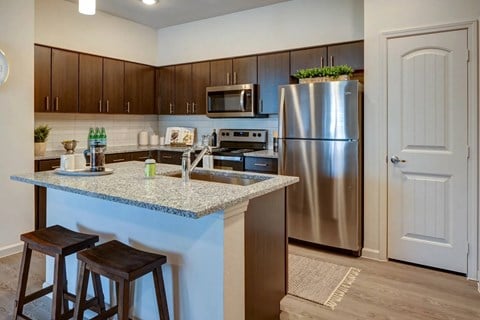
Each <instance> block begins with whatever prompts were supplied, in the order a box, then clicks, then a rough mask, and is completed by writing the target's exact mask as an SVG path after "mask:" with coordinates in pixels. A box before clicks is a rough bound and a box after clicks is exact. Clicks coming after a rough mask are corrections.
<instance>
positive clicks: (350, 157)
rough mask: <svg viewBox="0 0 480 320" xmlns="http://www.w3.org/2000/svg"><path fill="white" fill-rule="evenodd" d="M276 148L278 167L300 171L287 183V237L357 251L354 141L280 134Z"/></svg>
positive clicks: (357, 192) (356, 156)
mask: <svg viewBox="0 0 480 320" xmlns="http://www.w3.org/2000/svg"><path fill="white" fill-rule="evenodd" d="M279 151H280V154H281V155H282V156H281V157H280V159H279V160H280V163H279V173H280V174H284V175H291V176H298V177H300V182H299V183H297V184H294V185H292V186H289V187H288V188H287V217H288V235H289V237H290V238H295V239H299V240H304V241H308V242H313V243H318V244H322V245H327V246H331V247H337V248H343V249H348V250H352V251H359V250H360V249H361V245H362V244H361V240H362V234H361V230H362V225H361V222H362V216H361V215H362V211H361V207H362V203H361V202H362V200H361V190H362V189H361V185H360V184H361V181H362V178H361V171H360V170H359V165H360V163H361V162H360V160H359V152H360V149H359V143H358V142H357V141H325V140H293V139H287V140H285V139H282V140H280V150H279Z"/></svg>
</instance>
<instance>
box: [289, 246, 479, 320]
mask: <svg viewBox="0 0 480 320" xmlns="http://www.w3.org/2000/svg"><path fill="white" fill-rule="evenodd" d="M289 249H290V252H291V253H295V254H300V255H304V256H310V257H315V258H319V259H321V260H324V261H327V262H331V263H335V264H339V265H345V266H351V267H357V268H360V269H361V272H360V275H359V276H358V277H357V279H356V280H355V282H354V283H353V285H352V287H351V288H350V290H349V291H348V293H347V294H346V296H345V297H344V298H343V300H342V301H341V302H340V303H339V304H338V306H337V307H336V309H335V310H334V311H332V310H329V309H326V308H324V307H321V306H319V305H317V304H314V303H310V302H308V301H304V300H301V299H298V298H296V297H293V296H287V297H285V298H284V299H283V300H282V303H281V306H280V307H281V310H282V314H281V316H280V319H281V320H308V319H325V320H337V319H338V320H353V319H355V320H360V319H375V320H379V319H389V320H403V319H405V320H423V319H425V320H430V319H435V320H437V319H449V320H450V319H451V320H453V319H455V320H478V319H480V293H479V292H478V291H477V283H476V282H475V281H468V280H466V278H465V277H463V276H459V275H454V274H451V273H447V272H441V271H436V270H430V269H426V268H420V267H415V266H411V265H407V264H403V263H398V262H391V261H389V262H377V261H372V260H368V259H364V258H355V257H348V256H342V255H338V254H333V253H326V252H322V251H318V250H313V249H309V248H306V247H300V246H294V245H290V246H289Z"/></svg>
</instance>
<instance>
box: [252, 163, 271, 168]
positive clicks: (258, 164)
mask: <svg viewBox="0 0 480 320" xmlns="http://www.w3.org/2000/svg"><path fill="white" fill-rule="evenodd" d="M253 165H254V166H257V167H268V164H266V163H254V164H253Z"/></svg>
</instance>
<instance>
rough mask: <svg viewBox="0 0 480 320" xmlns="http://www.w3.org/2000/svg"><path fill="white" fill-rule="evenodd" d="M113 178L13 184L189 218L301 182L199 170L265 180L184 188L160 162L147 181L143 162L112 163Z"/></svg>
mask: <svg viewBox="0 0 480 320" xmlns="http://www.w3.org/2000/svg"><path fill="white" fill-rule="evenodd" d="M107 167H108V168H112V169H113V170H114V172H113V174H110V175H105V176H95V177H79V176H64V175H59V174H56V173H55V172H54V171H42V172H35V173H28V174H19V175H12V176H11V177H10V178H11V179H12V180H16V181H20V182H25V183H30V184H34V185H38V186H42V187H47V188H52V189H58V190H63V191H68V192H73V193H77V194H81V195H86V196H90V197H94V198H100V199H105V200H110V201H115V202H119V203H124V204H128V205H133V206H138V207H142V208H147V209H151V210H159V211H164V212H167V213H171V214H176V215H180V216H184V217H189V218H200V217H202V216H205V215H208V214H211V213H214V212H217V211H221V210H225V209H227V208H229V207H231V206H233V205H235V204H238V203H241V202H243V201H246V200H248V199H252V198H255V197H258V196H261V195H264V194H267V193H270V192H272V191H275V190H278V189H281V188H284V187H286V186H288V185H291V184H294V183H296V182H298V181H299V178H298V177H289V176H279V175H267V174H259V173H246V172H245V173H244V172H241V173H238V172H233V171H226V170H205V169H200V168H199V169H195V170H194V172H205V171H206V172H215V173H217V174H221V175H227V176H232V175H233V176H234V175H237V176H242V177H250V178H256V179H264V180H262V181H260V182H257V183H255V184H252V185H249V186H239V185H233V184H226V183H216V182H205V181H200V180H193V179H192V180H191V181H190V183H188V184H184V183H183V182H182V179H181V178H175V177H170V176H168V174H174V173H179V172H180V170H181V169H180V166H177V165H168V164H158V165H157V175H156V176H155V177H154V178H150V179H148V178H144V164H143V163H141V162H138V161H129V162H122V163H115V164H108V166H107Z"/></svg>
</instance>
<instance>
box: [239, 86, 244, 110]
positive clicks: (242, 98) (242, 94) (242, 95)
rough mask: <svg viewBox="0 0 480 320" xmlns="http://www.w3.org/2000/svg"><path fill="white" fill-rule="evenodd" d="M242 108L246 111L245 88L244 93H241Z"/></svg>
mask: <svg viewBox="0 0 480 320" xmlns="http://www.w3.org/2000/svg"><path fill="white" fill-rule="evenodd" d="M240 108H242V111H245V90H242V93H240Z"/></svg>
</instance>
